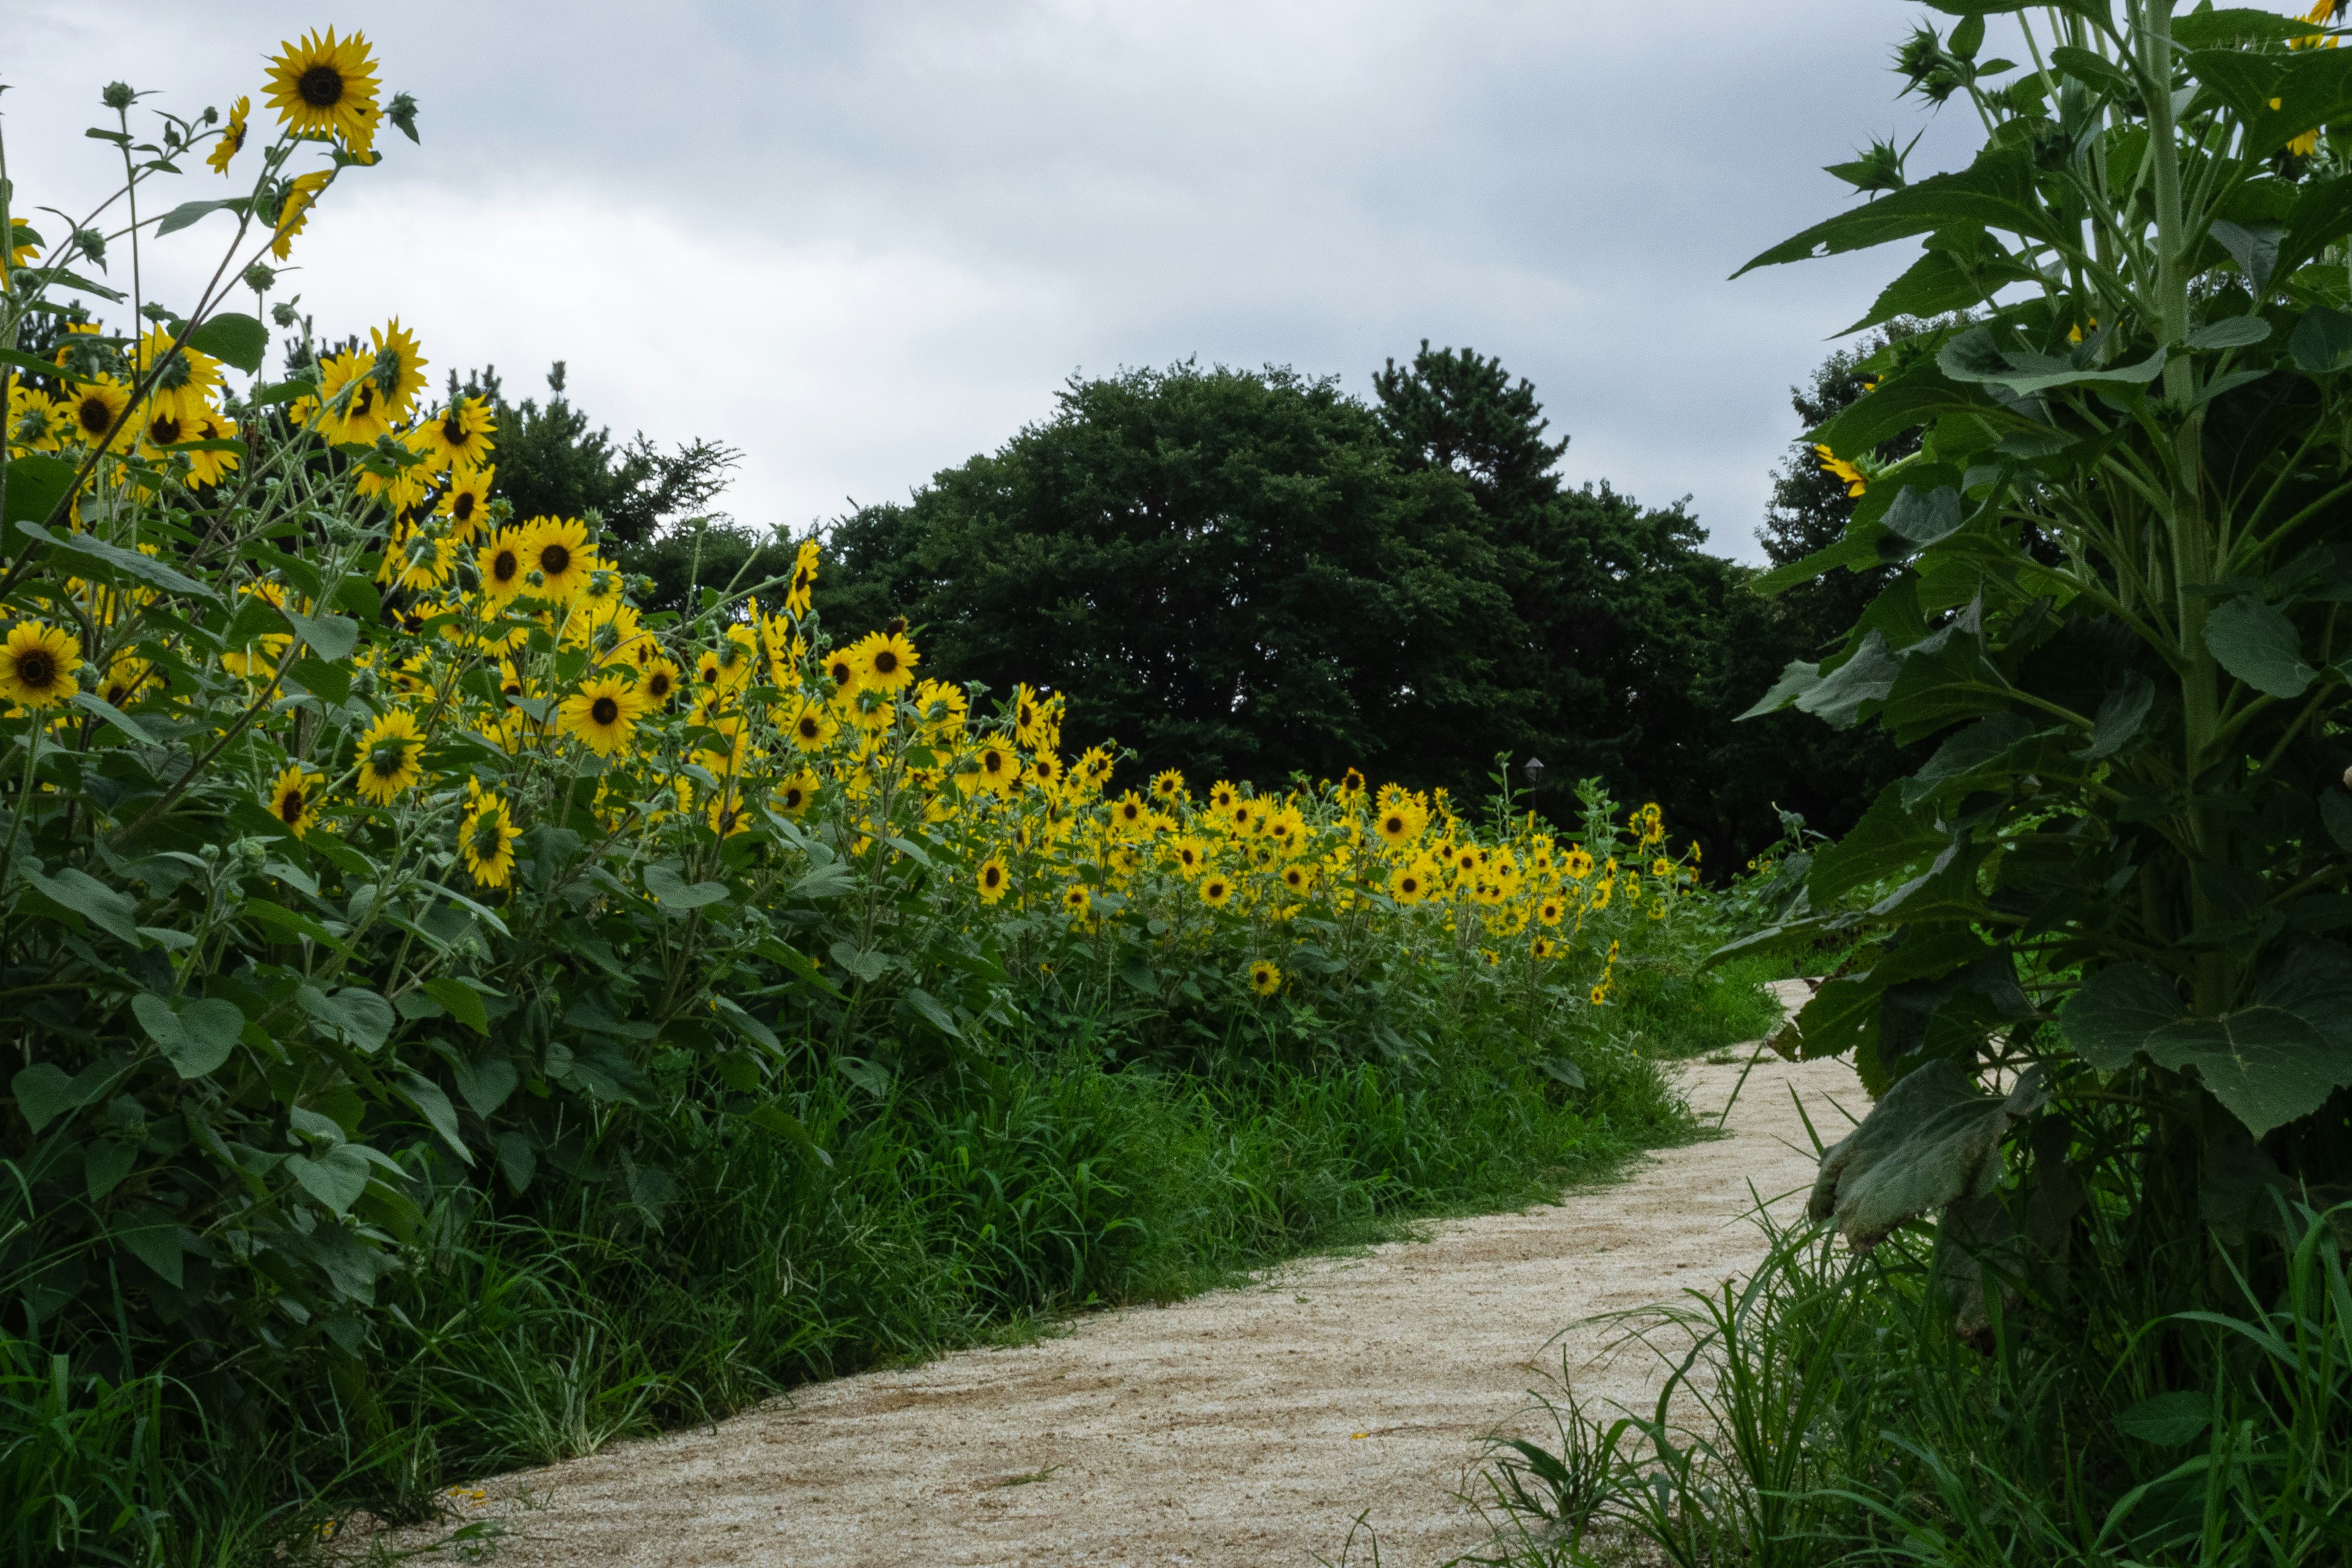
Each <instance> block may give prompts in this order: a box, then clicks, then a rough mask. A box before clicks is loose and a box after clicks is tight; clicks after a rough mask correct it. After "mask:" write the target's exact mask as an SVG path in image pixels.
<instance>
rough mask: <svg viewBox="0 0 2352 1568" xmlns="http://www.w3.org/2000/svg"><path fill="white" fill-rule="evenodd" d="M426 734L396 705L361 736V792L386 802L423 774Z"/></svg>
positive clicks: (410, 716) (406, 711) (412, 717)
mask: <svg viewBox="0 0 2352 1568" xmlns="http://www.w3.org/2000/svg"><path fill="white" fill-rule="evenodd" d="M424 759H425V736H424V734H423V733H422V732H421V731H419V730H418V729H417V728H416V719H415V715H413V714H412V713H410V712H409V711H408V710H406V709H405V708H395V709H394V710H392V711H391V712H389V713H386V714H385V715H384V716H383V718H381V719H378V720H377V721H375V722H374V723H373V724H372V725H370V726H369V727H368V732H367V733H366V734H364V735H362V736H361V737H360V749H359V786H360V794H362V795H365V796H367V798H368V799H370V800H372V801H373V802H374V803H375V804H376V805H391V804H392V802H393V800H394V798H395V797H397V796H398V795H399V794H400V793H401V792H402V791H403V790H404V789H407V788H409V787H410V786H411V785H413V784H415V783H416V782H417V781H418V780H419V779H421V778H423V777H424V776H425V760H424Z"/></svg>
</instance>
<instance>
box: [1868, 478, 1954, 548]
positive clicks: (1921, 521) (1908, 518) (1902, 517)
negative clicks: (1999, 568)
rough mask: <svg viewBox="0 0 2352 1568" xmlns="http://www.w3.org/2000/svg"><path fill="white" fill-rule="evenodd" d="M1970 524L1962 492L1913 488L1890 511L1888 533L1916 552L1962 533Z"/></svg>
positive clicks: (1888, 509) (1897, 500) (1917, 486)
mask: <svg viewBox="0 0 2352 1568" xmlns="http://www.w3.org/2000/svg"><path fill="white" fill-rule="evenodd" d="M1965 521H1967V518H1966V516H1965V515H1964V514H1963V513H1962V511H1961V510H1960V492H1959V491H1958V490H1956V489H1953V488H1952V487H1951V486H1949V485H1938V486H1937V487H1936V488H1935V489H1927V488H1925V487H1924V486H1920V485H1913V486H1910V487H1909V488H1907V489H1905V490H1904V491H1903V493H1902V494H1900V495H1898V496H1896V497H1895V504H1894V505H1893V506H1891V507H1889V508H1887V509H1886V531H1887V532H1889V533H1892V534H1894V535H1895V536H1896V537H1897V538H1899V539H1901V540H1903V541H1904V542H1906V543H1907V544H1909V545H1910V546H1911V547H1912V548H1913V549H1915V550H1925V549H1926V548H1927V546H1929V545H1930V544H1934V543H1936V542H1938V541H1940V540H1943V539H1947V538H1949V537H1950V536H1951V535H1953V534H1955V533H1958V531H1960V525H1961V524H1962V523H1963V522H1965Z"/></svg>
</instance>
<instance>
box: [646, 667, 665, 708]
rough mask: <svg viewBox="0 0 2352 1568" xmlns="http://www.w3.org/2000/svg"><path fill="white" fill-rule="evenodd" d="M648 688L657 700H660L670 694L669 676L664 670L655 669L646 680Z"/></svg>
mask: <svg viewBox="0 0 2352 1568" xmlns="http://www.w3.org/2000/svg"><path fill="white" fill-rule="evenodd" d="M646 692H647V693H648V694H650V695H651V696H652V698H653V700H655V701H656V702H658V701H660V700H662V699H663V698H665V697H667V696H668V695H669V676H668V675H667V673H665V672H663V671H659V670H656V671H655V672H654V674H653V676H652V677H651V678H650V679H647V680H646Z"/></svg>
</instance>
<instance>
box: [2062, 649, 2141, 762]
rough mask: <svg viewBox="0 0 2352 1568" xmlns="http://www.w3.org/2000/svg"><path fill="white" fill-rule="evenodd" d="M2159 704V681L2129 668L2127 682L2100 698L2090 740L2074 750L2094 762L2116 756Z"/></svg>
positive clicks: (2093, 717)
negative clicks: (2157, 688)
mask: <svg viewBox="0 0 2352 1568" xmlns="http://www.w3.org/2000/svg"><path fill="white" fill-rule="evenodd" d="M2155 705H2156V683H2155V682H2153V681H2151V680H2149V679H2147V677H2146V676H2144V675H2142V674H2140V673H2139V671H2137V670H2132V671H2129V672H2127V673H2126V675H2125V677H2124V683H2123V684H2122V685H2121V686H2119V687H2117V688H2116V689H2115V690H2113V691H2110V692H2108V693H2107V694H2106V696H2105V697H2104V698H2102V699H2101V700H2100V701H2099V710H2098V712H2096V713H2095V714H2094V715H2092V718H2091V740H2090V743H2089V744H2088V745H2086V746H2084V748H2083V749H2082V750H2081V751H2079V752H2075V753H2074V754H2075V755H2076V756H2078V757H2081V758H2083V759H2084V760H2085V761H2093V762H2095V761H2096V760H2098V759H2099V758H2101V757H2112V756H2114V755H2115V754H2116V752H2120V751H2122V750H2123V749H2124V747H2125V746H2126V745H2127V744H2129V743H2130V742H2131V738H2132V737H2133V736H2135V735H2137V734H2138V733H2139V727H2140V725H2141V724H2142V723H2144V722H2146V721H2147V715H2148V710H2150V709H2151V708H2153V707H2155Z"/></svg>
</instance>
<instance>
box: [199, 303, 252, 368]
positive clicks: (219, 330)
mask: <svg viewBox="0 0 2352 1568" xmlns="http://www.w3.org/2000/svg"><path fill="white" fill-rule="evenodd" d="M188 346H189V347H190V348H192V349H196V350H200V351H201V352H203V353H208V354H210V355H212V356H213V357H214V358H215V359H220V360H226V361H227V362H228V363H231V364H233V365H235V366H236V368H237V369H239V370H241V371H243V372H245V373H246V374H247V375H251V374H254V373H256V372H257V371H258V370H260V368H261V360H262V356H263V355H265V354H267V353H268V352H269V329H268V328H267V327H265V326H263V325H262V324H261V323H260V322H259V321H255V320H254V319H253V318H252V317H251V316H242V315H239V314H237V312H236V311H235V310H224V311H222V312H221V313H220V314H219V315H217V316H215V317H213V318H212V319H211V320H210V321H206V322H205V324H204V325H203V326H201V327H198V328H197V329H196V330H195V331H193V332H191V333H189V334H188Z"/></svg>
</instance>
